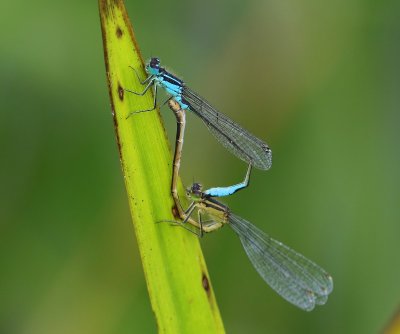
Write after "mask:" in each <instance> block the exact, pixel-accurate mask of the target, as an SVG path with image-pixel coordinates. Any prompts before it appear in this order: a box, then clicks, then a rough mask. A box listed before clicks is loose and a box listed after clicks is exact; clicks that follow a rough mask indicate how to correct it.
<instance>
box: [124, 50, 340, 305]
mask: <svg viewBox="0 0 400 334" xmlns="http://www.w3.org/2000/svg"><path fill="white" fill-rule="evenodd" d="M146 72H147V74H148V77H147V78H146V79H145V80H143V81H141V80H140V78H139V75H138V73H137V71H136V70H135V73H136V75H137V77H138V79H139V81H140V83H141V84H142V85H145V87H144V89H143V91H142V92H134V91H132V90H128V89H125V90H126V91H128V92H130V93H133V94H136V95H144V94H145V93H146V92H147V91H148V90H149V89H150V88H151V87H153V91H154V101H153V102H154V105H153V108H151V109H149V110H138V111H132V112H131V113H130V114H129V115H128V116H127V118H129V116H131V115H132V114H135V113H140V112H147V111H152V110H154V109H155V108H156V105H157V88H158V87H162V88H164V89H165V91H166V92H167V93H168V94H169V95H170V98H169V101H168V102H169V107H170V109H171V110H172V111H173V112H174V114H175V116H176V119H177V137H176V142H175V155H174V164H173V166H174V167H173V173H172V182H171V192H172V195H173V197H174V200H175V203H176V207H177V208H178V212H179V216H180V218H181V219H182V222H175V223H176V224H179V225H181V226H182V227H184V228H186V229H188V230H191V229H189V228H188V227H187V224H190V225H191V226H194V227H195V228H196V229H198V231H199V232H198V234H199V235H200V236H201V235H202V234H203V232H212V231H215V230H217V229H219V228H221V227H222V226H224V225H228V226H230V227H231V228H232V229H233V231H234V232H235V233H236V234H237V235H238V236H239V238H240V240H241V242H242V245H243V248H244V250H245V251H246V253H247V255H248V257H249V259H250V261H251V263H252V264H253V266H254V268H255V269H256V270H257V272H258V273H259V274H260V276H261V277H262V278H263V279H264V281H265V282H267V283H268V284H269V285H270V286H271V287H272V288H273V289H274V290H275V291H276V292H277V293H279V294H280V295H281V296H282V297H283V298H284V299H286V300H287V301H289V302H290V303H292V304H294V305H296V306H297V307H299V308H301V309H303V310H306V311H311V310H312V309H313V308H314V307H315V305H323V304H325V303H326V301H327V298H328V295H329V294H330V293H331V291H332V289H333V281H332V278H331V276H330V275H329V274H328V273H327V272H326V271H325V270H324V269H322V268H321V267H319V266H318V265H317V264H315V263H314V262H312V261H311V260H309V259H307V258H306V257H304V256H303V255H301V254H299V253H297V252H295V251H294V250H292V249H291V248H289V247H288V246H286V245H284V244H282V243H281V242H279V241H276V240H274V239H272V238H271V237H269V236H268V235H267V234H265V233H264V232H262V231H261V230H259V229H258V228H257V227H255V226H254V225H252V224H251V223H250V222H248V221H246V220H245V219H243V218H241V217H239V216H237V215H235V214H233V213H232V212H231V210H230V209H229V208H228V207H227V206H226V205H224V204H222V203H221V202H219V201H217V200H216V199H215V198H217V197H224V196H229V195H231V194H233V193H235V192H236V191H238V190H241V189H244V188H246V187H247V185H248V183H249V178H250V174H251V169H252V167H253V166H254V167H256V168H259V169H263V170H267V169H269V168H270V167H271V163H272V152H271V150H270V148H269V147H268V145H267V144H266V143H265V142H263V141H262V140H260V139H259V138H257V137H255V136H254V135H252V134H251V133H249V132H248V131H247V130H245V129H243V128H242V127H241V126H240V125H238V124H237V123H235V122H234V121H232V120H231V119H229V118H228V117H227V116H225V115H223V114H221V113H220V112H218V111H217V110H216V109H215V108H214V107H212V106H211V105H210V103H208V102H207V101H206V100H205V99H204V98H202V97H200V96H199V95H198V94H197V93H195V92H194V91H193V90H191V89H190V88H188V87H187V86H186V85H185V83H184V82H183V81H182V80H181V79H179V78H178V77H176V76H175V75H173V74H171V73H170V72H168V71H167V70H166V69H165V68H163V67H161V66H160V61H159V59H158V58H151V60H150V61H149V63H148V64H147V65H146ZM187 110H190V111H191V112H192V113H194V114H195V115H197V116H198V117H199V118H200V119H201V120H202V121H203V122H204V123H205V124H206V126H207V128H208V129H209V131H210V132H211V133H212V134H213V135H214V136H215V138H216V139H217V140H218V141H219V142H220V143H221V144H222V145H223V146H224V147H225V148H227V149H228V150H229V151H231V152H232V153H233V154H234V155H236V156H237V157H238V158H239V159H241V160H243V161H245V162H247V163H248V164H249V166H248V169H247V172H246V176H245V179H244V180H243V182H241V183H238V184H235V185H232V186H228V187H216V188H210V189H207V190H204V191H203V190H202V186H201V184H199V183H193V184H192V186H191V187H190V188H188V189H187V195H188V197H189V198H190V199H191V204H190V205H189V207H188V208H187V209H186V210H184V209H183V208H182V206H181V203H180V201H179V197H178V192H177V177H178V173H179V168H180V160H181V155H182V148H183V140H184V131H185V125H186V118H185V112H186V111H187ZM196 211H197V217H198V218H197V220H196V219H194V218H193V217H192V215H193V214H194V213H195V212H196ZM204 215H207V216H208V217H211V220H206V221H205V220H204V219H203V217H204ZM191 231H192V230H191Z"/></svg>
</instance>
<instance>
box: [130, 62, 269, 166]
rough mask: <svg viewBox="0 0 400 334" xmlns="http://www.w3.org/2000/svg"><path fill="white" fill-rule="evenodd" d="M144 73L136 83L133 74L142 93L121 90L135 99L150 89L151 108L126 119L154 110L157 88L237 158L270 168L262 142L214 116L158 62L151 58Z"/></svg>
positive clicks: (267, 148) (218, 114)
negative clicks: (152, 88) (201, 123)
mask: <svg viewBox="0 0 400 334" xmlns="http://www.w3.org/2000/svg"><path fill="white" fill-rule="evenodd" d="M146 72H147V74H148V77H147V78H146V79H145V80H144V81H140V78H139V75H138V74H137V72H136V70H135V73H136V75H137V76H138V79H139V81H140V83H141V84H142V85H146V86H145V88H144V90H143V91H142V92H134V91H132V90H129V89H125V90H126V91H127V92H130V93H133V94H136V95H144V94H145V93H146V92H147V91H148V90H149V88H150V87H152V86H154V105H153V107H152V108H151V109H148V110H140V111H133V112H131V113H130V114H129V115H128V116H127V117H129V116H131V115H132V114H134V113H138V112H146V111H151V110H154V109H155V108H156V105H157V87H158V86H160V87H162V88H164V89H165V90H166V92H167V93H168V94H170V95H171V98H173V99H174V100H175V101H176V102H178V103H179V105H180V108H181V109H182V110H190V111H192V112H193V113H194V114H195V115H197V116H198V117H200V119H201V120H202V121H203V122H204V123H205V125H206V126H207V128H208V129H209V130H210V132H211V133H212V134H213V135H214V136H215V138H216V139H217V140H218V141H219V142H220V143H221V144H222V145H223V146H224V147H225V148H227V149H228V150H229V151H231V152H232V153H233V154H235V155H236V156H237V157H238V158H240V159H241V160H243V161H246V162H248V163H249V164H251V165H252V166H254V167H256V168H259V169H264V170H267V169H269V168H270V167H271V163H272V152H271V149H270V148H269V147H268V145H267V144H266V143H265V142H263V141H262V140H261V139H259V138H257V137H255V136H254V135H252V134H251V133H250V132H248V131H247V130H245V129H243V128H242V127H241V126H240V125H238V124H237V123H235V122H234V121H232V120H231V119H229V118H228V117H227V116H225V115H224V114H222V113H220V112H218V111H217V110H216V109H215V108H214V107H212V106H211V105H210V103H208V102H207V101H206V100H205V99H204V98H202V97H200V96H199V95H198V94H197V93H195V92H194V91H193V90H191V89H190V88H189V87H187V86H186V85H185V83H184V82H183V80H181V79H179V78H178V77H176V76H174V75H173V74H171V73H169V72H168V71H167V70H166V69H165V68H164V67H161V66H160V60H159V59H158V58H151V60H150V61H149V63H148V64H147V65H146Z"/></svg>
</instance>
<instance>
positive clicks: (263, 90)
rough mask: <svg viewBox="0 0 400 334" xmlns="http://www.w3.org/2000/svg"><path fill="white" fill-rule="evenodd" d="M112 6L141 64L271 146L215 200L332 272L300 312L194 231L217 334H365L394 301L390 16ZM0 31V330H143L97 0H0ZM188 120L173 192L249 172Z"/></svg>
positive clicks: (204, 4)
mask: <svg viewBox="0 0 400 334" xmlns="http://www.w3.org/2000/svg"><path fill="white" fill-rule="evenodd" d="M126 5H127V8H128V12H129V15H130V18H131V20H132V22H133V25H134V29H135V32H136V35H137V39H138V42H139V44H140V46H141V50H142V53H143V55H144V56H145V57H150V56H158V57H160V58H161V60H162V61H163V63H164V64H167V65H168V66H169V67H170V69H172V70H174V71H175V72H176V73H177V74H179V75H180V76H182V77H183V79H185V80H186V82H187V83H188V84H189V85H190V86H191V87H192V88H193V89H195V90H196V91H198V92H199V93H200V94H201V95H203V96H206V97H207V99H208V100H209V101H211V102H212V103H213V104H214V105H215V106H217V107H218V108H219V109H220V110H221V111H223V112H224V113H226V114H228V115H229V116H231V117H232V118H233V119H235V120H236V121H238V122H239V123H240V124H242V125H243V126H244V127H246V128H247V129H249V130H250V131H251V132H253V133H255V134H256V135H258V136H259V137H261V138H263V139H264V140H266V141H267V142H268V143H269V145H270V146H271V147H272V150H273V154H274V155H273V167H272V169H271V170H270V171H268V172H261V171H255V172H254V173H253V177H252V179H251V187H250V188H249V189H247V190H245V191H242V192H240V193H238V194H237V195H235V196H232V197H231V198H229V199H226V201H225V202H227V203H228V204H229V205H230V206H231V208H232V210H233V211H234V212H236V213H237V214H239V215H241V216H243V217H245V218H246V219H248V220H250V221H251V222H253V223H254V224H255V225H257V226H259V227H260V228H262V229H263V230H264V231H266V232H268V233H269V234H270V235H272V236H274V237H275V238H277V239H279V240H281V241H283V242H285V243H286V244H288V245H290V246H291V247H293V248H294V249H296V250H298V251H300V252H302V253H303V254H305V255H306V256H307V257H310V258H311V259H313V260H314V261H316V262H317V263H319V264H320V265H321V266H323V267H324V268H326V269H327V270H328V271H329V272H330V273H331V274H332V276H333V278H334V283H335V288H334V291H333V293H332V294H331V296H330V298H329V301H328V303H327V304H326V305H325V306H323V307H319V308H317V309H316V310H315V311H313V312H311V313H305V312H303V311H300V310H298V309H296V308H295V307H293V306H291V305H290V304H288V303H287V302H285V301H284V300H283V299H281V298H280V297H279V296H278V295H277V294H275V293H274V292H273V291H272V290H271V289H270V288H269V287H268V286H267V285H266V284H264V282H263V281H262V280H261V279H260V277H259V276H258V275H257V273H256V272H255V271H254V270H253V268H252V267H251V265H250V263H249V262H248V260H247V258H246V255H245V253H244V251H243V250H242V248H241V245H240V242H239V240H238V239H237V238H236V236H235V235H234V234H233V233H232V231H230V230H229V229H223V230H222V231H219V232H217V233H215V234H211V235H207V236H206V237H205V238H203V239H202V240H201V243H202V245H203V249H204V253H205V257H206V259H207V263H208V269H209V271H210V275H211V279H212V283H213V285H214V289H215V292H216V296H217V300H218V302H219V306H220V310H221V313H222V316H223V319H224V322H225V326H226V329H227V332H228V333H376V332H379V331H380V330H381V329H382V328H383V327H384V326H385V324H386V322H387V321H388V320H389V319H390V317H391V316H392V314H393V313H394V312H395V310H396V308H397V307H398V305H399V303H400V285H399V282H400V260H399V255H400V221H399V218H400V210H399V203H400V201H399V195H400V190H399V189H400V182H399V170H400V150H399V140H400V132H399V125H400V116H399V106H400V92H399V87H400V66H399V59H400V43H399V39H400V20H399V12H400V2H399V1H380V2H375V1H357V0H347V1H329V2H326V1H324V2H321V1H313V0H303V1H301V2H299V1H294V0H284V1H282V0H273V1H255V0H250V1H237V0H235V1H232V0H222V1H219V2H214V1H211V0H206V1H177V0H171V1H168V2H166V1H141V2H135V1H127V4H126ZM0 21H1V25H2V29H1V30H0V41H1V52H0V79H1V80H0V83H1V89H0V96H1V113H0V117H1V121H0V145H1V164H0V171H1V173H0V178H1V179H0V180H1V191H0V196H1V200H0V208H1V212H0V219H1V222H0V266H1V267H0V268H1V272H0V333H6V334H12V333H23V334H28V333H29V334H36V333H40V334H47V333H52V334H53V333H61V334H63V333H77V334H79V333H85V334H87V333H96V334H101V333H104V334H106V333H107V334H108V333H121V334H123V333H154V332H156V324H155V321H154V318H153V314H152V311H151V307H150V304H149V301H148V296H147V291H146V285H145V281H144V276H143V272H142V267H141V262H140V258H139V255H138V249H137V245H136V240H135V236H134V234H133V228H132V223H131V219H130V215H129V209H128V202H127V198H126V193H125V188H124V183H123V177H122V174H121V168H120V164H119V157H118V152H117V146H116V143H115V138H114V129H113V123H112V117H111V113H110V106H109V98H108V93H107V87H106V80H105V79H106V78H105V71H104V60H103V51H102V40H101V31H100V26H99V17H98V9H97V3H96V2H94V1H92V2H86V1H77V0H74V1H68V2H58V1H50V0H38V1H35V2H27V1H21V0H16V1H12V2H11V1H3V2H2V3H1V5H0ZM162 114H163V117H164V120H165V123H166V127H167V129H168V132H169V135H170V138H174V127H175V124H174V122H175V120H174V117H173V115H172V113H171V112H170V111H169V110H168V109H164V111H163V112H162ZM188 122H189V124H188V131H187V139H186V144H185V147H184V156H183V166H182V170H181V174H182V178H183V180H184V183H185V184H190V183H191V182H192V180H193V179H195V180H197V181H201V182H203V183H204V185H205V186H206V187H210V186H217V185H225V184H232V183H234V182H237V181H239V180H240V179H241V178H242V176H243V175H244V172H245V170H246V165H245V164H244V163H242V162H241V161H239V160H237V159H235V158H234V157H233V156H232V155H230V154H229V153H227V152H225V151H224V149H223V148H222V147H221V146H220V145H218V144H217V142H216V141H215V140H214V139H213V138H212V136H211V135H210V134H209V133H208V132H207V130H206V128H205V127H204V126H203V125H202V124H201V121H199V120H198V119H195V117H190V116H189V117H188Z"/></svg>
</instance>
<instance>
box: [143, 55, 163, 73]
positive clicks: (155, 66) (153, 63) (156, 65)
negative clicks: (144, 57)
mask: <svg viewBox="0 0 400 334" xmlns="http://www.w3.org/2000/svg"><path fill="white" fill-rule="evenodd" d="M146 71H147V73H149V74H150V75H157V74H158V73H159V71H160V59H158V58H151V59H150V61H149V62H148V63H147V65H146Z"/></svg>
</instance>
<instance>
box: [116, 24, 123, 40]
mask: <svg viewBox="0 0 400 334" xmlns="http://www.w3.org/2000/svg"><path fill="white" fill-rule="evenodd" d="M115 33H116V34H117V37H118V38H121V37H122V35H123V34H124V32H123V31H122V29H121V28H120V27H117V30H116V32H115Z"/></svg>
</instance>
